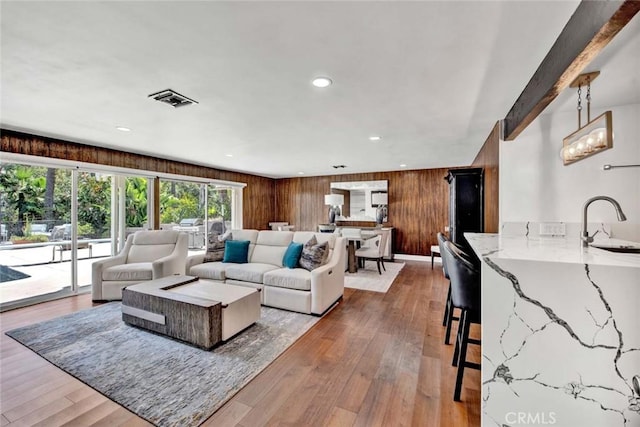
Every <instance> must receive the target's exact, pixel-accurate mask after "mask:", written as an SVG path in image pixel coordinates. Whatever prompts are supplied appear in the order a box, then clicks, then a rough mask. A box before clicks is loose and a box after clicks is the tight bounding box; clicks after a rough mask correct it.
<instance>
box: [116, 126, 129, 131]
mask: <svg viewBox="0 0 640 427" xmlns="http://www.w3.org/2000/svg"><path fill="white" fill-rule="evenodd" d="M116 129H118V130H119V131H121V132H131V129H129V128H126V127H124V126H118V127H116Z"/></svg>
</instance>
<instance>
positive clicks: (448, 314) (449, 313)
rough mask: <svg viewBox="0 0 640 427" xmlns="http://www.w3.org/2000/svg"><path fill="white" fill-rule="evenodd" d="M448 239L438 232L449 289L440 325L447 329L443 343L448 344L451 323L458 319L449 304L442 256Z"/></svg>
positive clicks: (447, 274)
mask: <svg viewBox="0 0 640 427" xmlns="http://www.w3.org/2000/svg"><path fill="white" fill-rule="evenodd" d="M449 241H450V240H449V239H447V237H446V236H445V235H444V234H442V233H438V245H439V246H440V257H441V259H442V272H443V273H444V277H446V278H447V280H449V290H448V291H447V302H446V303H445V306H444V316H443V318H442V326H446V327H447V330H446V331H445V335H444V343H445V344H447V345H449V344H450V339H449V337H450V336H451V325H452V323H453V321H454V320H460V319H459V318H458V317H455V316H454V315H453V306H452V305H451V279H449V273H448V272H447V262H446V259H445V258H444V256H442V252H443V251H444V248H443V245H444V242H449Z"/></svg>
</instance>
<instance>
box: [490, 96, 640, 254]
mask: <svg viewBox="0 0 640 427" xmlns="http://www.w3.org/2000/svg"><path fill="white" fill-rule="evenodd" d="M606 110H612V111H613V131H614V134H615V138H614V143H613V148H612V149H610V150H607V151H605V152H602V153H599V154H596V155H594V156H592V157H589V158H587V159H584V160H581V161H579V162H576V163H574V164H572V165H569V166H564V165H563V164H562V160H561V158H560V148H561V147H562V139H563V138H564V137H565V136H567V135H569V134H570V133H572V132H573V131H575V130H576V129H577V113H575V112H571V113H558V114H553V115H552V114H548V115H542V116H540V117H539V118H538V119H536V120H535V121H534V122H533V123H532V124H531V125H529V127H528V128H527V129H526V130H525V131H524V132H523V133H522V134H520V136H518V138H517V139H516V140H515V141H508V142H507V141H503V142H501V143H500V221H501V223H505V222H521V221H562V222H580V221H581V220H582V215H581V214H582V205H583V204H584V202H585V201H586V200H587V199H588V198H590V197H593V196H597V195H606V196H611V197H613V198H614V199H616V200H617V201H618V202H620V205H621V206H622V209H623V210H624V212H625V214H626V215H627V218H628V219H627V221H626V223H618V222H617V219H616V215H615V210H614V208H613V206H611V205H610V204H609V203H607V202H603V201H598V202H594V203H593V204H592V205H591V207H590V208H589V222H605V223H611V226H612V233H613V235H614V236H615V237H617V238H620V239H626V240H632V241H640V168H623V169H613V170H609V171H605V170H603V169H602V166H603V165H605V164H611V165H622V164H640V104H633V105H624V106H615V107H610V108H602V109H600V108H598V109H593V113H594V114H592V117H597V116H598V115H600V114H602V113H603V112H604V111H606ZM584 116H585V114H584V113H583V122H584V120H585V118H584Z"/></svg>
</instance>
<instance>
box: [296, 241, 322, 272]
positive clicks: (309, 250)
mask: <svg viewBox="0 0 640 427" xmlns="http://www.w3.org/2000/svg"><path fill="white" fill-rule="evenodd" d="M328 258H329V243H328V242H324V243H320V244H318V241H317V240H316V237H315V236H313V237H312V238H311V239H310V240H309V241H308V242H307V243H305V244H304V247H303V248H302V255H301V256H300V267H302V268H304V269H306V270H309V271H311V270H314V269H316V268H318V267H320V266H321V265H322V264H324V263H325V262H327V259H328Z"/></svg>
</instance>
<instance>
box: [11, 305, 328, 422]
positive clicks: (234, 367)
mask: <svg viewBox="0 0 640 427" xmlns="http://www.w3.org/2000/svg"><path fill="white" fill-rule="evenodd" d="M318 320H319V318H317V317H314V316H309V315H305V314H300V313H292V312H289V311H284V310H277V309H274V308H268V307H262V318H261V319H260V321H259V322H257V323H256V324H255V325H253V326H251V327H249V328H248V329H247V330H245V331H244V332H242V333H240V334H239V335H237V336H236V337H234V338H232V339H231V340H229V341H227V342H226V343H224V344H222V345H220V346H218V347H217V348H215V349H213V350H212V351H205V350H200V349H198V348H195V347H192V346H190V345H187V344H184V343H181V342H179V341H175V340H172V339H170V338H167V337H164V336H160V335H155V334H153V333H150V332H146V331H143V330H141V329H138V328H135V327H133V326H129V325H127V324H125V323H124V322H123V321H122V319H121V311H120V303H119V302H115V303H109V304H105V305H102V306H99V307H95V308H91V309H88V310H84V311H79V312H76V313H73V314H70V315H67V316H63V317H59V318H56V319H53V320H49V321H46V322H42V323H37V324H35V325H30V326H26V327H22V328H18V329H14V330H11V331H8V332H7V335H9V336H10V337H12V338H14V339H15V340H17V341H19V342H20V343H22V344H23V345H25V346H27V347H28V348H30V349H31V350H33V351H34V352H36V353H37V354H38V355H40V356H42V357H43V358H45V359H46V360H48V361H49V362H51V363H53V364H54V365H56V366H57V367H59V368H61V369H63V370H65V371H66V372H68V373H69V374H71V375H73V376H74V377H76V378H78V379H79V380H80V381H82V382H84V383H86V384H87V385H89V386H91V387H92V388H94V389H96V390H97V391H99V392H100V393H102V394H104V395H105V396H107V397H108V398H110V399H111V400H113V401H115V402H117V403H118V404H120V405H122V406H124V407H125V408H127V409H129V410H130V411H132V412H134V413H135V414H137V415H139V416H140V417H142V418H144V419H146V420H147V421H149V422H151V423H153V424H156V425H159V426H191V425H199V424H201V423H202V422H204V421H205V420H206V419H207V418H208V417H209V416H211V414H213V413H214V412H215V411H216V410H217V409H219V408H220V407H221V406H222V405H223V404H224V403H225V402H226V401H227V400H229V399H230V398H231V397H232V396H233V395H234V394H235V393H237V392H238V391H239V390H240V389H241V388H242V387H244V386H245V385H246V384H247V383H248V382H249V381H251V379H253V378H254V377H255V376H256V375H258V373H260V371H262V370H263V369H264V368H265V367H267V365H269V364H270V363H271V362H272V361H273V360H275V358H276V357H278V355H280V354H281V353H282V352H283V351H284V350H286V349H287V347H289V346H290V345H291V344H293V343H294V342H295V341H296V340H297V339H298V338H299V337H300V336H302V335H303V334H304V333H305V332H306V331H307V330H309V329H310V328H311V327H312V326H313V325H314V324H315V323H316V322H317V321H318Z"/></svg>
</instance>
